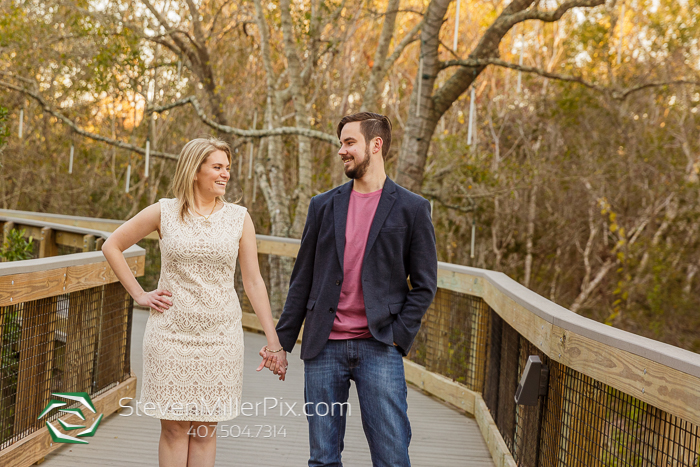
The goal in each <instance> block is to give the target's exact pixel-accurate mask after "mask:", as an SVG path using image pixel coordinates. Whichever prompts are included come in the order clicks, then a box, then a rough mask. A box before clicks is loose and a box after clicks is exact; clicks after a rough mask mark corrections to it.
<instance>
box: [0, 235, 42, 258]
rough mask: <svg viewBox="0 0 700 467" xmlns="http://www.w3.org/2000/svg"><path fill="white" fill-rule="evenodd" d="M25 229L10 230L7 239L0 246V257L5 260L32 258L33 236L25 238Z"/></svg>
mask: <svg viewBox="0 0 700 467" xmlns="http://www.w3.org/2000/svg"><path fill="white" fill-rule="evenodd" d="M25 233H26V231H25V230H24V229H23V230H22V231H18V230H17V229H12V230H10V233H9V235H8V236H7V240H6V241H5V243H4V244H3V246H2V251H0V258H3V259H4V260H5V261H23V260H25V259H32V257H33V256H34V253H33V245H32V244H33V243H34V238H33V237H29V239H28V240H25V238H24V235H25Z"/></svg>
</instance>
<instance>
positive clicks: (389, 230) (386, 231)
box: [379, 226, 406, 234]
mask: <svg viewBox="0 0 700 467" xmlns="http://www.w3.org/2000/svg"><path fill="white" fill-rule="evenodd" d="M404 232H406V227H401V226H396V227H394V226H390V227H384V228H383V229H382V230H380V231H379V233H380V234H403V233H404Z"/></svg>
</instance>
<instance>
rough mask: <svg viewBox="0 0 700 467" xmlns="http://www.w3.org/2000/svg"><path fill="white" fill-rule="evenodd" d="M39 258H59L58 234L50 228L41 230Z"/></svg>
mask: <svg viewBox="0 0 700 467" xmlns="http://www.w3.org/2000/svg"><path fill="white" fill-rule="evenodd" d="M39 240H40V243H39V258H48V257H49V256H58V247H57V246H56V233H55V232H54V231H53V229H51V228H50V227H44V228H43V229H41V238H40V239H39Z"/></svg>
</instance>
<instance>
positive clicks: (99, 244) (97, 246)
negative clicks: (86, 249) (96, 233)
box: [95, 237, 105, 251]
mask: <svg viewBox="0 0 700 467" xmlns="http://www.w3.org/2000/svg"><path fill="white" fill-rule="evenodd" d="M104 243H105V239H104V238H102V237H100V238H98V239H97V240H96V241H95V251H102V245H104Z"/></svg>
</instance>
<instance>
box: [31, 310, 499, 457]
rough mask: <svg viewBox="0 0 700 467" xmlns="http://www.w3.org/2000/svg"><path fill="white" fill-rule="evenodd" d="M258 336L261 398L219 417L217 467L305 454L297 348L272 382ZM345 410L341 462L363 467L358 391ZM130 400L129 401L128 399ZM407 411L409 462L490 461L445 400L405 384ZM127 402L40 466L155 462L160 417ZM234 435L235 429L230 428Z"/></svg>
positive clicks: (252, 381) (249, 342) (255, 387)
mask: <svg viewBox="0 0 700 467" xmlns="http://www.w3.org/2000/svg"><path fill="white" fill-rule="evenodd" d="M147 317H148V313H147V312H145V311H141V310H136V309H135V310H134V324H133V327H132V329H133V335H132V354H131V355H132V371H133V372H134V373H135V374H136V375H137V377H138V378H139V380H138V381H139V384H138V385H137V390H136V394H137V397H138V395H139V394H140V392H141V387H140V383H141V375H142V368H143V365H142V347H141V346H142V342H143V331H144V328H145V324H146V319H147ZM264 343H265V339H264V337H263V336H261V335H259V334H253V333H246V334H245V344H246V351H245V359H246V365H245V375H244V386H243V401H244V402H251V403H252V404H253V406H254V405H255V404H256V403H261V405H260V406H259V414H258V415H257V416H254V415H251V416H244V415H241V416H239V417H238V418H236V419H234V420H231V421H228V422H222V423H220V424H219V430H220V432H219V435H220V437H219V438H218V439H217V459H216V465H217V466H241V467H243V466H251V467H253V466H256V467H258V466H274V465H279V466H286V465H289V466H301V465H306V463H307V459H308V449H309V447H308V446H309V444H308V430H307V424H306V418H305V417H304V416H303V415H302V414H301V411H300V409H299V408H300V407H301V405H302V404H303V381H304V379H303V363H302V361H301V360H299V358H298V353H296V352H295V353H294V355H291V356H290V361H289V373H288V376H287V381H285V382H281V381H278V380H277V379H276V378H274V377H273V375H271V374H269V372H267V373H256V372H255V368H256V366H257V364H258V358H259V357H258V355H257V351H258V350H259V349H260V347H262V345H263V344H264ZM350 395H351V397H350V404H351V414H350V416H349V417H348V422H347V429H346V435H345V450H344V451H343V465H345V466H347V467H366V466H370V465H371V464H372V463H371V461H370V455H369V449H368V447H367V442H366V440H365V437H364V432H363V431H362V422H361V419H360V413H359V404H358V401H357V392H356V391H355V390H351V391H350ZM265 397H274V398H277V400H282V401H286V402H288V403H289V404H293V403H295V402H296V407H297V409H296V412H297V413H298V414H299V415H298V416H292V415H291V414H290V415H288V416H281V415H280V413H279V407H278V408H276V409H273V410H272V411H268V413H267V415H265V414H263V413H262V407H263V405H262V403H263V401H264V398H265ZM131 405H132V406H133V405H135V404H134V402H133V401H132V404H131ZM408 405H409V409H408V412H409V417H410V419H411V429H412V432H413V438H412V440H411V447H410V454H411V462H412V465H414V466H416V467H420V466H426V467H434V466H436V465H450V466H468V467H482V466H483V467H492V466H493V465H494V463H493V460H492V459H491V457H490V455H489V451H488V448H487V446H486V442H485V441H484V439H483V437H482V435H481V432H480V431H479V427H478V425H477V424H476V421H475V420H474V419H471V418H468V417H465V416H464V415H462V414H461V413H459V412H457V411H455V410H453V409H451V408H449V407H447V406H446V405H444V404H442V403H440V402H438V401H436V400H434V399H433V398H431V397H428V396H426V395H424V394H423V393H421V392H420V391H418V390H416V389H413V388H410V389H409V391H408ZM128 412H129V409H124V410H123V411H122V413H121V414H115V415H112V416H110V417H109V418H107V419H105V420H104V421H103V422H102V425H101V426H100V428H99V430H98V432H97V434H96V435H95V437H94V438H91V439H90V444H89V445H68V444H67V445H65V446H64V447H62V448H60V449H58V450H56V451H54V452H53V453H51V454H50V455H49V456H47V457H46V461H45V462H44V463H43V464H42V466H48V467H64V466H65V467H68V466H71V467H72V466H75V465H90V466H92V465H100V466H139V467H141V466H146V465H158V437H159V433H160V423H159V421H158V420H157V419H154V418H151V417H148V416H146V415H143V414H142V415H141V416H137V415H136V414H132V415H131V416H125V414H127V413H128ZM224 425H227V426H228V428H229V429H230V428H233V430H234V432H235V431H237V428H235V426H238V427H240V428H243V427H244V426H246V425H247V426H248V427H250V429H251V437H237V438H236V437H231V436H227V435H225V434H223V432H221V429H222V428H223V426H224ZM255 425H267V426H277V427H280V426H284V427H285V428H286V436H284V437H277V438H273V437H269V438H265V437H263V434H264V433H261V434H260V435H259V436H258V437H253V435H254V434H255V431H256V430H257V429H256V428H255ZM234 434H235V433H234Z"/></svg>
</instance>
